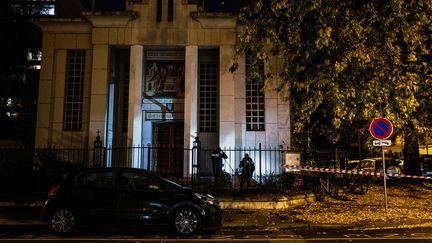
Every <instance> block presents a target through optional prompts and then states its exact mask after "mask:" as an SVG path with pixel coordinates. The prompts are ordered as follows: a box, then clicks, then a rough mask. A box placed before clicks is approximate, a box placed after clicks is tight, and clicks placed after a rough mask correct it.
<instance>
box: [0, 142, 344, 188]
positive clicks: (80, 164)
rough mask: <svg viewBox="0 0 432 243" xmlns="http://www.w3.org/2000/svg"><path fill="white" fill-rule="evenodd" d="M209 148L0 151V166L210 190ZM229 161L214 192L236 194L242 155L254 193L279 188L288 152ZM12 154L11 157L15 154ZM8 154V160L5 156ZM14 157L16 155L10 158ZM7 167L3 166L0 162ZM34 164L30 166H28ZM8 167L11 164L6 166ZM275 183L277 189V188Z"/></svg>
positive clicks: (325, 162) (329, 162)
mask: <svg viewBox="0 0 432 243" xmlns="http://www.w3.org/2000/svg"><path fill="white" fill-rule="evenodd" d="M214 150H215V149H213V148H201V147H199V146H196V147H193V148H183V147H179V146H162V145H147V146H132V147H113V148H106V147H104V146H102V144H101V143H100V144H99V143H95V146H93V147H92V148H59V147H56V148H37V149H31V148H28V149H15V150H14V149H8V150H7V151H6V150H2V149H0V154H4V155H5V156H1V157H2V159H0V162H2V164H3V165H5V164H6V163H9V164H12V163H10V162H11V161H13V158H14V156H19V155H21V157H23V156H22V155H24V154H25V155H28V156H26V157H23V159H22V160H23V161H24V160H26V161H28V162H25V163H20V164H26V165H27V167H28V165H30V166H33V169H34V170H44V169H47V168H48V169H49V170H50V171H55V172H58V173H65V172H68V171H72V170H76V169H78V168H87V167H136V168H143V169H146V170H148V171H151V172H154V173H156V174H159V175H161V176H164V177H166V178H168V179H171V180H173V181H176V182H178V183H180V184H182V185H185V186H190V187H194V188H199V189H203V190H205V189H214V188H215V185H216V183H215V181H214V178H215V177H214V172H213V164H212V163H213V161H212V157H211V154H212V152H214ZM222 150H223V151H224V152H225V154H226V155H227V157H226V159H223V160H222V161H221V162H222V163H223V166H222V172H221V174H222V175H221V177H220V178H221V181H220V183H218V184H217V187H218V188H225V189H227V190H229V189H238V186H239V185H238V183H239V174H240V173H241V169H240V168H239V164H240V161H241V160H242V158H243V157H244V155H245V154H246V153H248V154H249V156H250V157H251V158H252V160H253V161H254V162H255V171H254V172H253V175H252V179H253V180H254V184H256V186H255V188H270V187H278V186H280V183H279V182H278V181H279V179H280V175H281V174H283V173H284V171H285V169H284V164H285V161H284V160H285V159H284V155H285V153H286V152H290V151H286V150H283V149H281V148H271V147H262V146H260V145H258V146H256V147H243V148H238V147H237V148H236V147H224V148H222ZM14 151H15V152H14ZM6 154H7V156H6ZM14 154H15V155H14ZM348 157H349V153H348V152H347V151H342V150H315V151H309V152H308V153H303V154H302V163H301V164H302V165H315V166H316V165H318V166H325V167H338V168H342V167H343V162H345V161H347V159H348ZM5 159H6V160H7V161H2V160H5ZM32 159H33V161H31V160H32ZM8 161H9V162H8ZM278 183H279V184H278Z"/></svg>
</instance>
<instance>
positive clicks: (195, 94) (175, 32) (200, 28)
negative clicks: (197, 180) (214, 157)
mask: <svg viewBox="0 0 432 243" xmlns="http://www.w3.org/2000/svg"><path fill="white" fill-rule="evenodd" d="M125 3H126V11H121V12H97V11H96V12H85V11H83V12H81V15H80V16H76V17H71V16H68V17H67V18H61V16H58V17H56V18H49V19H40V20H39V21H38V22H37V24H38V25H39V26H40V27H41V29H42V31H43V49H42V55H43V58H42V67H41V76H40V86H39V100H38V118H37V131H36V147H53V146H62V147H71V148H72V147H91V146H92V145H93V141H94V140H95V138H96V136H97V132H98V131H100V135H101V137H102V141H103V143H104V146H108V147H115V146H119V145H121V146H134V145H147V144H155V141H156V140H157V139H156V138H157V136H159V140H163V139H165V138H164V137H163V135H158V134H163V131H162V129H164V128H167V129H171V130H173V133H168V136H175V134H174V133H175V132H178V130H183V131H182V134H183V138H182V141H181V142H182V143H183V147H184V148H191V147H192V145H193V140H194V138H195V137H196V136H199V137H200V139H201V142H202V146H203V147H204V148H205V147H208V148H209V149H210V148H213V147H214V146H220V147H222V148H223V147H231V148H235V147H254V146H258V144H261V145H262V146H263V147H276V148H278V147H279V146H283V147H284V148H289V147H290V120H289V104H288V103H287V102H286V101H285V100H284V99H283V97H282V96H284V95H282V94H280V93H277V92H276V91H274V89H273V87H275V83H276V82H277V80H274V81H272V82H269V83H268V84H266V89H265V130H264V131H246V117H245V114H246V105H245V104H246V103H245V102H246V97H245V96H246V91H245V86H246V81H245V77H246V75H245V60H244V58H243V59H242V60H240V62H239V64H240V65H239V68H238V70H237V71H235V72H234V73H232V72H230V71H229V69H230V67H231V65H232V64H233V56H234V48H235V45H236V33H237V30H238V26H237V25H236V23H235V18H234V17H233V15H232V14H228V13H208V12H204V11H202V10H201V8H200V6H199V5H197V4H190V3H188V1H186V0H182V1H173V6H172V8H173V15H172V20H169V18H168V12H169V9H168V8H169V6H168V5H169V2H168V1H167V0H162V1H161V3H162V6H160V7H161V11H160V14H161V16H160V20H158V6H157V1H150V0H142V1H128V2H126V1H125ZM75 49H80V50H85V70H84V86H83V96H82V97H83V100H82V104H83V106H82V127H81V128H80V129H78V130H73V131H69V130H65V129H64V127H63V123H64V119H65V115H64V105H65V89H66V88H65V82H66V80H67V76H68V75H69V74H68V73H67V72H68V70H67V66H68V61H67V55H68V51H70V50H75ZM171 54H172V55H174V56H175V57H174V56H173V58H172V59H170V58H169V55H171ZM213 54H214V55H213ZM157 55H159V56H157ZM179 55H180V56H179ZM210 56H214V58H213V59H211V60H213V62H214V63H215V64H216V66H217V72H216V76H217V82H216V83H217V91H215V92H216V94H217V102H218V104H217V121H216V122H217V131H216V133H215V136H212V135H208V134H203V133H202V132H200V131H199V127H200V116H199V113H200V88H199V85H200V79H201V76H200V65H201V64H202V63H206V62H207V59H209V58H210ZM153 60H155V61H154V63H155V64H154V65H159V67H158V68H159V69H161V67H167V68H168V69H169V68H171V69H172V67H175V68H178V69H180V68H183V72H184V74H182V75H180V77H179V75H177V76H172V78H173V79H172V80H174V79H175V78H180V80H184V84H183V85H184V88H181V87H180V88H178V87H177V91H179V90H182V91H179V92H178V94H177V96H170V95H168V96H163V94H162V96H158V95H153V94H152V93H151V92H150V93H146V89H151V88H154V86H152V85H155V84H156V83H151V82H152V81H151V80H150V78H149V77H150V76H149V72H153V71H152V69H151V68H150V67H149V65H150V64H151V63H152V62H151V61H153ZM209 60H210V59H209ZM123 64H126V66H125V65H123ZM164 65H165V66H164ZM279 65H281V61H280V60H278V59H277V58H273V59H272V61H271V63H268V64H266V65H265V71H266V72H277V70H278V69H279ZM126 79H127V81H125V80H126ZM172 80H171V81H167V82H171V85H174V83H173V82H174V81H172ZM175 82H178V80H177V81H175ZM165 85H166V86H165V87H167V84H165ZM180 85H181V84H180ZM170 87H171V86H170ZM172 87H174V86H172ZM172 87H171V88H172ZM183 89H184V90H183ZM165 91H166V90H165ZM149 94H151V95H149ZM152 95H153V96H152ZM120 107H122V108H120ZM126 113H127V116H126ZM124 117H126V119H127V122H124V123H123V129H121V128H120V127H121V120H122V118H124ZM171 122H173V123H175V125H173V126H171V124H170V123H171ZM126 124H127V125H126ZM179 128H180V129H179ZM163 141H165V142H167V141H168V140H163ZM171 142H172V141H171ZM126 166H132V167H141V166H142V164H139V163H134V162H131V164H127V165H126ZM185 168H186V167H185ZM185 173H186V172H185Z"/></svg>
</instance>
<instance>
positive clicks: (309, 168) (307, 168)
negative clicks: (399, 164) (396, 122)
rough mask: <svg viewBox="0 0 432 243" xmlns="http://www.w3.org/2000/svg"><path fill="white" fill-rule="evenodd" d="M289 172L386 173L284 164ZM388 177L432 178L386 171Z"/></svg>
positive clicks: (367, 174) (382, 174)
mask: <svg viewBox="0 0 432 243" xmlns="http://www.w3.org/2000/svg"><path fill="white" fill-rule="evenodd" d="M284 167H285V169H286V170H287V172H290V171H291V172H294V171H312V172H321V173H334V174H349V175H365V176H369V175H370V176H376V177H383V176H384V173H380V172H371V171H368V170H364V171H362V170H345V169H339V168H323V167H312V166H288V165H285V166H284ZM385 176H386V177H397V178H412V179H426V180H428V179H432V177H428V176H417V175H405V174H401V173H385Z"/></svg>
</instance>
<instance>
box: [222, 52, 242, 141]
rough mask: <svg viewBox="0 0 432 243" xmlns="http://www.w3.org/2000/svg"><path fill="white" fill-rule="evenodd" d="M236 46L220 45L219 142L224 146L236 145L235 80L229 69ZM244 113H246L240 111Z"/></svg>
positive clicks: (236, 111)
mask: <svg viewBox="0 0 432 243" xmlns="http://www.w3.org/2000/svg"><path fill="white" fill-rule="evenodd" d="M233 53H234V46H232V45H222V46H220V57H219V60H220V61H219V65H220V69H219V70H220V71H219V72H220V73H219V76H220V81H219V144H220V146H221V147H222V148H224V147H234V146H235V137H236V133H235V131H236V130H235V118H236V113H238V112H239V110H236V109H235V99H234V97H235V91H236V89H235V80H234V74H233V73H231V72H230V71H229V69H230V67H231V66H232V62H233V61H232V60H233ZM240 114H244V113H240Z"/></svg>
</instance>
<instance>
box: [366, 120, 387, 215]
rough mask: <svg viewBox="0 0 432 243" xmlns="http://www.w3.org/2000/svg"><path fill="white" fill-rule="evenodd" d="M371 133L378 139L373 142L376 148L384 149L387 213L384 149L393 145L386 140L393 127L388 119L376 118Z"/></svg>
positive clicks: (385, 172) (371, 126)
mask: <svg viewBox="0 0 432 243" xmlns="http://www.w3.org/2000/svg"><path fill="white" fill-rule="evenodd" d="M369 132H370V133H371V135H372V137H374V138H376V139H378V140H374V141H373V145H374V146H379V147H382V163H383V178H384V200H385V210H386V211H387V183H386V177H387V171H386V166H385V154H384V147H386V146H390V145H391V140H385V139H387V138H389V137H390V136H391V135H392V133H393V125H392V124H391V122H390V121H389V120H388V119H387V118H383V117H380V118H376V119H374V120H373V121H372V122H371V124H370V126H369Z"/></svg>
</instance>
